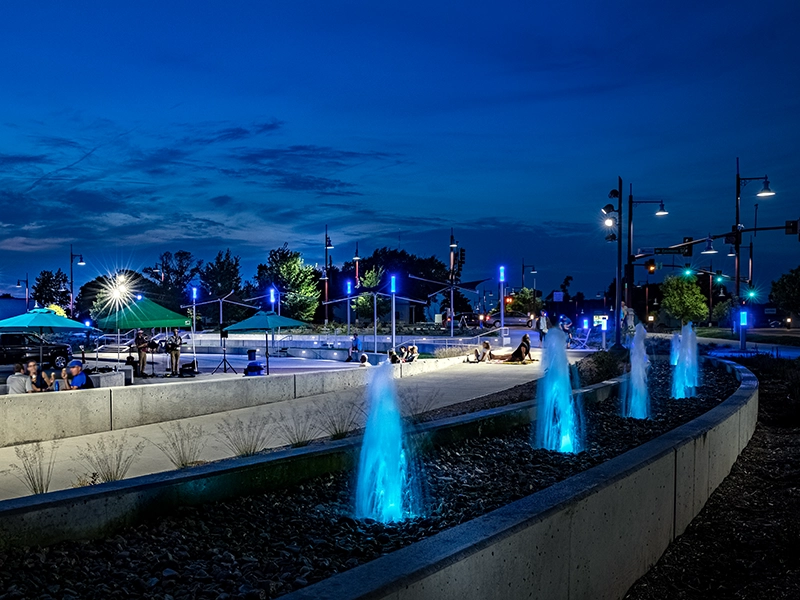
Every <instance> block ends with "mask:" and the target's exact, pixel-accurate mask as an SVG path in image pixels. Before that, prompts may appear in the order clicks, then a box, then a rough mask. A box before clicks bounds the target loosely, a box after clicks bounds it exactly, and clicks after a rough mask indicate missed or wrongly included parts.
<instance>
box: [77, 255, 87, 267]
mask: <svg viewBox="0 0 800 600" xmlns="http://www.w3.org/2000/svg"><path fill="white" fill-rule="evenodd" d="M85 265H86V262H84V260H83V254H80V255H78V266H79V267H83V266H85Z"/></svg>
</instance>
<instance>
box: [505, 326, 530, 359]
mask: <svg viewBox="0 0 800 600" xmlns="http://www.w3.org/2000/svg"><path fill="white" fill-rule="evenodd" d="M526 358H528V359H530V360H533V357H532V356H531V336H529V335H528V334H527V333H526V334H525V335H523V336H522V340H521V341H520V343H519V346H517V349H516V350H514V352H512V353H511V356H509V357H508V358H507V359H506V362H520V363H521V362H523V361H524V360H525V359H526Z"/></svg>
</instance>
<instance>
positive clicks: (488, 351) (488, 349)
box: [475, 341, 494, 362]
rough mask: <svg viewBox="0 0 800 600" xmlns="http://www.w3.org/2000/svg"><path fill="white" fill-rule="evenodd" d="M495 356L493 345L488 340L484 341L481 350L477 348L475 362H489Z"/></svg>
mask: <svg viewBox="0 0 800 600" xmlns="http://www.w3.org/2000/svg"><path fill="white" fill-rule="evenodd" d="M493 358H494V356H493V355H492V345H491V344H490V343H489V342H487V341H484V342H483V344H481V349H480V351H478V350H477V349H476V350H475V362H489V361H490V360H492V359H493Z"/></svg>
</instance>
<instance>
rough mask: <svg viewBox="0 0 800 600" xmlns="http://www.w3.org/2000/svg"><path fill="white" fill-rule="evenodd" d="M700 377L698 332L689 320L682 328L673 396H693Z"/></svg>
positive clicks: (673, 379) (673, 377) (673, 374)
mask: <svg viewBox="0 0 800 600" xmlns="http://www.w3.org/2000/svg"><path fill="white" fill-rule="evenodd" d="M699 379H700V372H699V365H698V358H697V334H696V333H695V332H694V329H693V328H692V323H691V322H689V323H687V324H686V325H684V326H683V328H682V329H681V345H680V349H679V350H678V360H677V363H676V364H675V370H674V371H673V373H672V397H673V398H691V397H692V396H694V393H695V389H696V388H697V386H698V383H699Z"/></svg>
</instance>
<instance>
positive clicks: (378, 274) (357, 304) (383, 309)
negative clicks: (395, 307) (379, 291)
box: [353, 267, 392, 321]
mask: <svg viewBox="0 0 800 600" xmlns="http://www.w3.org/2000/svg"><path fill="white" fill-rule="evenodd" d="M382 278H383V269H382V268H380V267H373V268H371V269H368V270H367V271H365V272H364V273H363V274H362V275H361V278H360V279H361V282H360V283H361V286H360V287H366V288H377V287H379V286H380V284H381V279H382ZM377 301H378V306H377V311H378V317H381V316H383V315H385V314H386V313H387V312H389V310H391V306H392V305H391V301H390V300H388V299H387V298H386V297H382V296H378V300H377ZM373 302H374V300H373V297H372V294H368V293H363V294H359V295H358V296H357V297H356V299H355V300H354V301H353V308H355V311H356V317H358V318H359V319H366V320H368V321H371V320H372V318H373V316H374V312H375V307H374V306H373Z"/></svg>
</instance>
